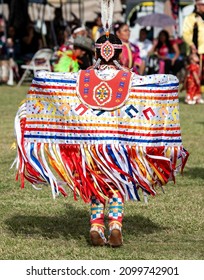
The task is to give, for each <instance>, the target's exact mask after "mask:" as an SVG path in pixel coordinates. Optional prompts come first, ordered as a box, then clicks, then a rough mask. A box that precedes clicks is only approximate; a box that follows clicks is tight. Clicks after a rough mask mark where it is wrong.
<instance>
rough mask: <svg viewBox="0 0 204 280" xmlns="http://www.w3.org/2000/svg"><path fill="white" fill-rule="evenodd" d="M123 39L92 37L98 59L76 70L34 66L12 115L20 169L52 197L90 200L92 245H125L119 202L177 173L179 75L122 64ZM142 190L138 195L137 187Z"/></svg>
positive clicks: (152, 190) (183, 155)
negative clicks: (149, 72) (106, 221)
mask: <svg viewBox="0 0 204 280" xmlns="http://www.w3.org/2000/svg"><path fill="white" fill-rule="evenodd" d="M121 51H122V42H121V41H120V40H119V39H118V38H117V37H116V36H114V35H112V34H108V36H107V34H106V35H103V36H102V37H100V38H99V39H98V40H97V42H96V58H97V61H96V64H95V65H94V66H93V67H92V68H90V69H87V70H81V71H79V72H78V73H50V72H45V71H44V72H39V73H38V74H37V75H36V77H34V79H33V82H32V85H31V87H30V89H29V92H28V95H27V98H26V101H25V102H24V103H23V104H22V105H21V107H20V108H19V111H18V113H17V115H16V119H15V129H16V136H17V144H18V156H17V168H18V175H19V178H20V179H21V186H22V187H24V179H26V180H28V181H29V182H31V184H32V185H33V186H36V185H38V184H40V185H41V186H42V187H43V186H44V185H45V184H48V185H50V187H51V190H52V193H53V196H54V197H56V196H58V195H59V194H60V193H62V194H63V195H64V196H66V195H67V192H66V189H67V187H69V188H70V189H71V190H72V191H73V194H74V198H75V199H77V197H81V198H82V199H83V200H84V201H85V202H86V203H90V204H91V220H90V223H91V230H90V236H91V240H92V243H93V245H104V244H107V241H106V238H105V234H104V227H105V225H104V209H105V204H106V202H108V205H109V238H108V244H110V245H111V246H115V247H116V246H120V245H121V244H122V232H121V227H122V219H123V204H124V201H125V200H130V199H132V200H140V197H141V194H142V196H143V195H144V197H145V198H146V196H147V195H148V194H150V195H153V196H154V195H155V194H156V193H157V192H158V191H159V189H161V190H162V188H163V186H164V185H165V184H166V183H167V182H168V181H171V180H173V181H174V180H175V175H176V173H178V172H180V171H181V172H182V170H183V168H184V166H185V163H186V160H187V158H188V152H187V151H186V150H185V149H184V148H183V146H182V139H181V132H180V124H179V106H178V85H179V84H178V79H177V78H176V77H175V76H172V75H150V76H139V75H136V74H134V73H133V72H131V71H129V70H128V69H125V68H122V67H121V66H120V65H119V63H118V60H119V55H120V53H121ZM140 193H141V194H140Z"/></svg>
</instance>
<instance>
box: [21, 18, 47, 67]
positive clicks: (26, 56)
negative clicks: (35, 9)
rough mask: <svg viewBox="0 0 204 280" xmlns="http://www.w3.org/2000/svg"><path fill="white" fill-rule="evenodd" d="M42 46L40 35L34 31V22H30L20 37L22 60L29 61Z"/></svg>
mask: <svg viewBox="0 0 204 280" xmlns="http://www.w3.org/2000/svg"><path fill="white" fill-rule="evenodd" d="M42 47H43V42H42V38H41V35H40V34H39V33H37V32H36V31H35V28H34V24H33V23H32V22H30V23H29V24H28V26H27V28H26V34H25V35H24V36H23V38H22V59H23V60H24V62H29V61H30V60H31V59H32V57H33V56H34V54H35V53H36V52H37V51H38V50H39V49H41V48H42Z"/></svg>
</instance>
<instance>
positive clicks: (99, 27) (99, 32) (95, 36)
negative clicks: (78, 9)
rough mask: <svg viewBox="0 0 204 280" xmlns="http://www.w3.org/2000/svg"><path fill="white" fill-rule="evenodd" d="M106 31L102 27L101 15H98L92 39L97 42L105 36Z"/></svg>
mask: <svg viewBox="0 0 204 280" xmlns="http://www.w3.org/2000/svg"><path fill="white" fill-rule="evenodd" d="M103 33H104V30H103V27H102V21H101V13H97V16H96V18H95V20H94V26H93V28H92V39H93V40H94V41H96V40H97V39H98V38H99V37H100V36H101V35H103Z"/></svg>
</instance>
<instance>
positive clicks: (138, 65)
mask: <svg viewBox="0 0 204 280" xmlns="http://www.w3.org/2000/svg"><path fill="white" fill-rule="evenodd" d="M114 33H115V35H116V36H117V37H118V38H119V39H120V40H121V41H122V43H123V48H122V55H121V57H120V63H121V64H122V65H123V66H125V67H127V68H129V69H131V68H132V69H133V72H135V73H137V74H141V69H142V64H143V61H142V59H141V57H140V51H139V48H138V47H137V46H136V45H134V44H132V43H131V42H129V38H130V29H129V26H128V24H127V23H124V22H117V23H115V25H114Z"/></svg>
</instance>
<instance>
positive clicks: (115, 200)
mask: <svg viewBox="0 0 204 280" xmlns="http://www.w3.org/2000/svg"><path fill="white" fill-rule="evenodd" d="M108 207H109V208H108V220H109V221H108V224H109V226H110V225H111V224H112V223H118V224H119V225H120V226H122V220H123V207H124V199H123V197H122V195H121V194H120V193H119V192H118V191H116V192H115V194H114V193H113V192H112V191H110V192H109V199H108ZM104 211H105V204H103V203H101V202H100V201H99V200H98V199H96V198H95V196H92V198H91V219H90V223H91V225H98V226H101V227H105V225H104Z"/></svg>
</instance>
